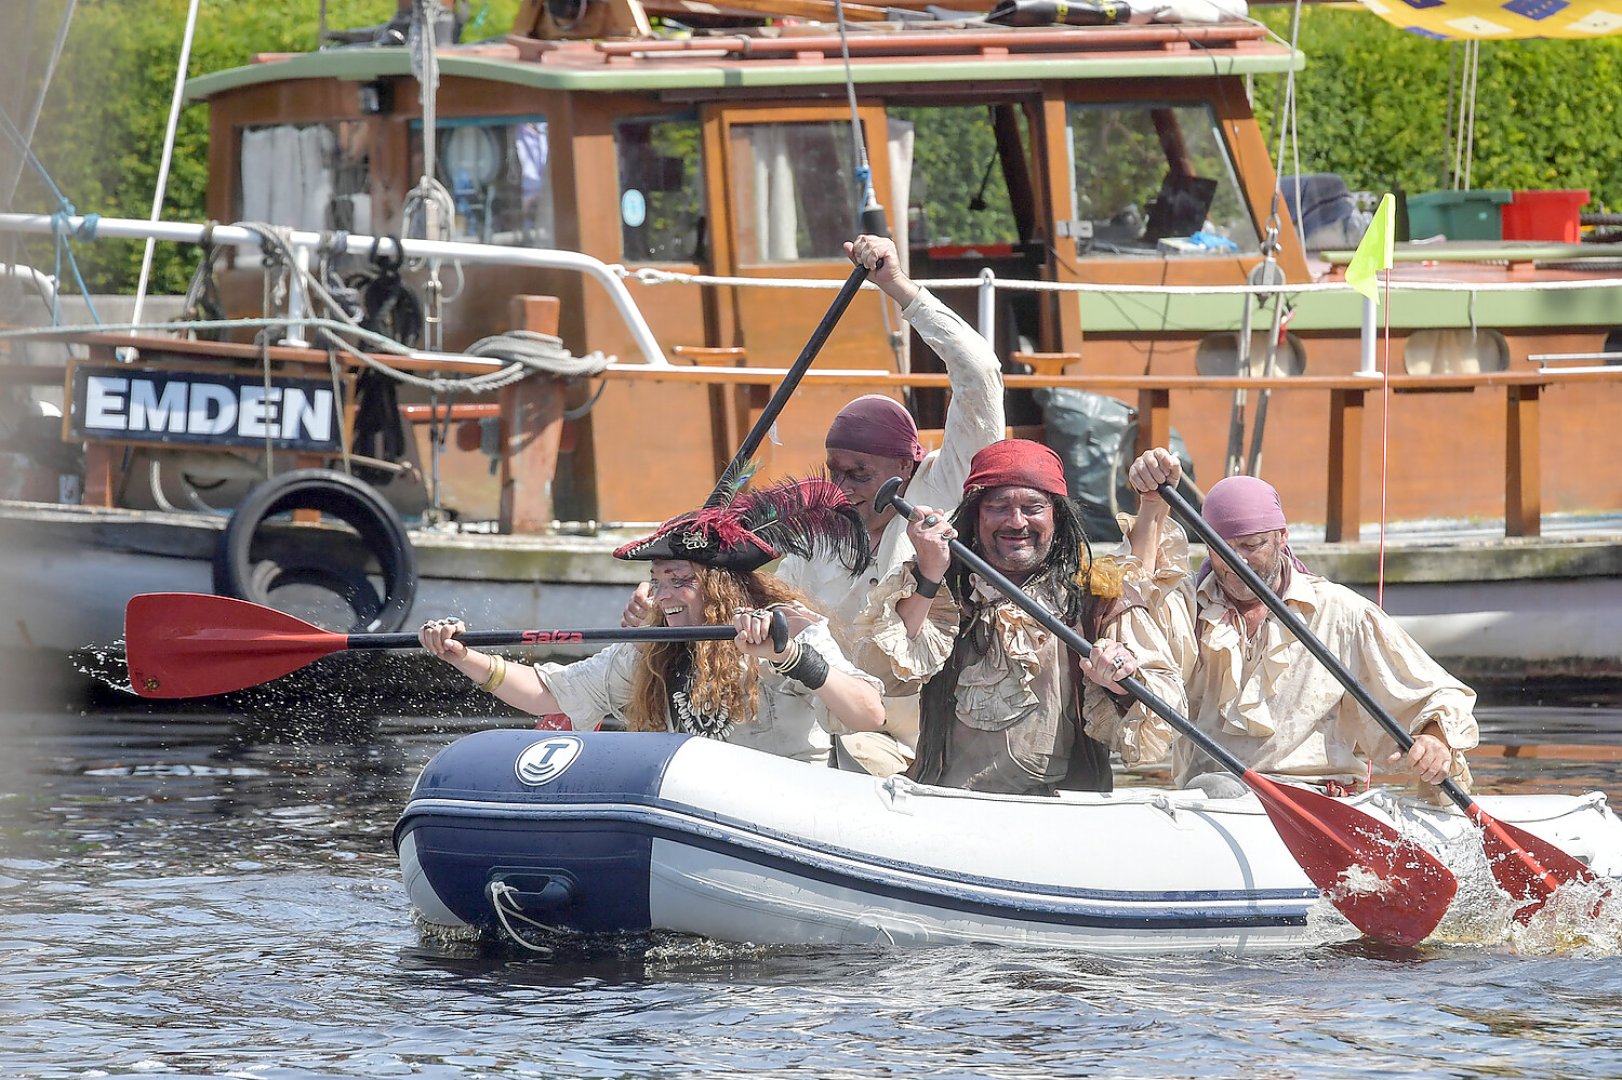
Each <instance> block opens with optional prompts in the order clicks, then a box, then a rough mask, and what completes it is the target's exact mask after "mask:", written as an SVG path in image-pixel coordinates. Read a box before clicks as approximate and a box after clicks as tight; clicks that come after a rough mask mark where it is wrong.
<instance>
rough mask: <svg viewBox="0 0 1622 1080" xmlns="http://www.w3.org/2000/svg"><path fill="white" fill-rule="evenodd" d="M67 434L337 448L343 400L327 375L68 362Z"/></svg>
mask: <svg viewBox="0 0 1622 1080" xmlns="http://www.w3.org/2000/svg"><path fill="white" fill-rule="evenodd" d="M68 400H69V403H70V408H69V412H68V416H67V418H66V420H65V427H66V430H67V433H68V436H69V437H70V438H75V439H110V440H117V441H119V442H134V443H159V444H163V445H177V446H209V447H226V446H255V447H260V448H263V447H264V445H265V442H266V439H267V438H268V439H269V441H270V444H271V445H272V446H273V447H275V448H276V449H278V450H299V451H305V452H317V453H333V454H338V453H341V452H342V450H343V446H342V436H343V401H342V398H341V397H340V396H339V394H337V393H335V392H334V390H333V384H332V382H331V381H330V380H326V379H299V378H292V377H289V376H285V375H273V376H271V379H270V387H269V393H268V395H267V393H266V386H265V378H264V376H263V375H262V374H259V373H247V372H244V373H241V374H237V373H232V372H220V371H196V370H173V369H160V368H150V367H140V366H137V365H133V364H108V365H96V364H75V365H73V366H72V367H71V368H70V370H69V372H68Z"/></svg>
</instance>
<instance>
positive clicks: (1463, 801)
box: [1159, 484, 1596, 923]
mask: <svg viewBox="0 0 1622 1080" xmlns="http://www.w3.org/2000/svg"><path fill="white" fill-rule="evenodd" d="M1159 492H1160V497H1161V498H1163V499H1165V500H1166V503H1167V505H1169V506H1170V507H1171V508H1172V509H1173V510H1174V511H1176V512H1177V516H1178V517H1179V518H1181V519H1182V520H1183V523H1184V524H1186V525H1187V526H1188V528H1189V530H1190V531H1192V532H1193V533H1195V534H1196V535H1197V536H1199V538H1200V539H1201V540H1203V541H1205V546H1206V547H1207V548H1208V549H1209V550H1210V552H1211V553H1212V554H1213V555H1215V556H1216V557H1217V558H1220V559H1221V560H1222V561H1223V562H1225V563H1227V564H1228V565H1229V566H1230V567H1232V568H1233V571H1234V573H1235V574H1237V575H1238V576H1239V580H1241V581H1243V582H1244V583H1245V585H1246V587H1247V588H1249V589H1250V591H1251V592H1253V593H1255V594H1256V598H1257V599H1259V600H1260V601H1261V602H1262V603H1264V604H1266V605H1267V608H1268V610H1269V611H1271V612H1272V613H1273V614H1274V615H1276V616H1278V618H1279V621H1280V622H1282V623H1283V624H1284V625H1285V626H1286V627H1288V628H1289V631H1290V633H1292V634H1294V635H1295V638H1296V640H1298V641H1299V642H1301V644H1302V645H1304V646H1306V649H1307V651H1308V652H1310V653H1311V654H1312V655H1313V656H1315V657H1317V659H1318V661H1319V662H1320V663H1322V664H1323V665H1324V667H1326V668H1328V669H1329V672H1330V674H1332V675H1334V676H1335V678H1336V679H1337V680H1339V682H1340V684H1341V685H1342V686H1344V687H1345V688H1346V692H1347V693H1349V694H1351V695H1352V698H1353V700H1355V701H1356V702H1357V703H1358V704H1359V705H1361V706H1362V707H1363V709H1364V710H1365V711H1366V712H1367V713H1368V714H1369V715H1370V716H1372V717H1373V718H1374V720H1375V722H1376V723H1378V724H1379V725H1380V727H1382V728H1384V729H1385V733H1386V734H1387V735H1390V736H1391V738H1392V739H1394V740H1395V741H1396V743H1397V745H1398V746H1399V747H1401V748H1402V752H1403V753H1407V752H1408V749H1409V748H1410V747H1412V746H1413V745H1414V738H1413V736H1412V735H1410V734H1409V733H1408V731H1407V729H1405V728H1404V727H1403V726H1402V725H1401V724H1399V723H1397V719H1396V717H1394V716H1392V715H1391V713H1390V712H1388V711H1387V710H1386V709H1385V707H1384V706H1382V705H1381V704H1380V703H1379V702H1378V701H1375V700H1374V698H1373V696H1372V695H1371V694H1370V693H1369V692H1368V688H1367V687H1365V686H1364V685H1363V684H1362V683H1360V682H1358V681H1357V679H1355V678H1354V677H1353V676H1352V673H1351V672H1350V671H1348V670H1347V669H1346V665H1345V664H1343V663H1341V661H1340V658H1339V657H1337V656H1335V654H1334V653H1332V652H1330V651H1329V647H1328V646H1326V645H1325V644H1324V643H1323V642H1322V641H1320V640H1319V639H1318V636H1317V635H1316V634H1314V633H1313V632H1312V630H1311V629H1310V628H1309V627H1308V626H1307V624H1306V623H1304V622H1302V621H1301V617H1300V616H1299V615H1297V614H1296V613H1295V612H1293V611H1291V610H1290V608H1289V606H1288V605H1287V604H1285V603H1284V601H1283V599H1282V598H1280V597H1279V595H1278V594H1277V593H1275V592H1274V591H1273V590H1272V589H1270V588H1268V586H1267V583H1266V582H1264V581H1263V580H1262V579H1261V577H1260V576H1259V575H1257V573H1256V571H1254V570H1252V569H1251V568H1250V564H1249V563H1247V562H1245V560H1244V559H1242V558H1240V557H1239V554H1238V553H1237V552H1235V551H1234V550H1233V548H1231V547H1229V546H1228V543H1227V541H1225V540H1223V539H1222V537H1220V536H1218V535H1217V533H1216V530H1215V529H1213V528H1211V525H1210V523H1209V522H1207V521H1206V520H1205V518H1203V517H1202V516H1200V513H1199V512H1198V511H1197V510H1195V509H1194V508H1193V507H1192V506H1190V505H1189V503H1188V500H1186V499H1184V498H1183V496H1182V495H1181V494H1179V493H1178V492H1177V491H1176V490H1174V489H1173V488H1172V486H1171V485H1170V484H1161V485H1160V487H1159ZM1441 788H1442V792H1443V793H1444V794H1446V795H1447V797H1448V798H1449V799H1452V800H1453V802H1454V804H1455V805H1456V806H1458V808H1459V809H1461V810H1463V811H1464V812H1465V814H1466V815H1467V816H1468V817H1469V818H1470V820H1471V821H1474V822H1475V823H1476V824H1477V825H1479V826H1480V827H1481V841H1482V844H1483V845H1484V846H1485V847H1486V851H1487V865H1488V866H1489V867H1491V868H1492V876H1493V880H1495V881H1497V882H1498V886H1499V888H1501V889H1503V890H1504V891H1505V892H1507V893H1509V895H1510V896H1511V897H1512V898H1513V899H1514V900H1515V901H1516V902H1517V904H1518V905H1519V906H1518V907H1517V908H1516V911H1515V917H1516V918H1517V919H1518V920H1520V921H1521V922H1523V923H1524V922H1526V921H1528V920H1529V919H1531V917H1532V915H1533V914H1534V913H1536V912H1537V910H1538V909H1539V908H1541V907H1542V906H1543V905H1544V904H1545V903H1546V902H1547V901H1548V899H1549V896H1550V895H1551V894H1552V893H1553V892H1554V891H1555V889H1557V888H1559V887H1560V886H1561V885H1564V884H1566V883H1567V882H1591V881H1594V880H1596V879H1595V877H1594V874H1593V872H1592V871H1590V870H1589V869H1588V867H1586V866H1584V865H1583V864H1582V863H1580V862H1578V861H1577V860H1576V859H1575V858H1573V857H1572V856H1570V855H1568V854H1566V853H1565V852H1564V851H1561V850H1560V849H1559V848H1557V847H1555V846H1554V845H1553V844H1551V843H1549V842H1548V841H1547V840H1543V839H1540V838H1538V837H1536V836H1533V835H1532V834H1531V833H1529V832H1527V831H1526V830H1524V829H1519V828H1516V827H1515V826H1513V825H1510V824H1507V823H1505V822H1502V821H1499V820H1497V819H1495V818H1494V817H1492V815H1490V814H1488V813H1487V812H1486V811H1485V810H1483V809H1482V808H1481V804H1480V803H1478V802H1476V801H1475V799H1473V798H1471V797H1470V794H1469V793H1468V792H1466V791H1465V790H1464V789H1463V788H1461V787H1460V786H1459V785H1458V784H1457V783H1455V782H1454V781H1453V780H1452V779H1451V778H1449V779H1446V780H1443V781H1442V783H1441Z"/></svg>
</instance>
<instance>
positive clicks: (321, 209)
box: [242, 124, 337, 231]
mask: <svg viewBox="0 0 1622 1080" xmlns="http://www.w3.org/2000/svg"><path fill="white" fill-rule="evenodd" d="M336 150H337V140H336V138H335V137H334V135H333V133H332V130H331V129H330V128H328V127H327V126H326V125H324V124H313V125H309V126H307V127H302V128H301V127H297V126H295V125H292V124H282V125H280V126H278V127H272V128H259V129H258V130H254V131H245V132H243V134H242V216H243V218H244V220H247V221H264V222H269V223H270V224H272V225H288V226H291V227H292V228H295V229H310V230H313V231H320V230H322V229H325V228H327V225H328V220H329V219H328V209H329V207H330V206H331V203H332V190H333V176H332V162H333V155H334V153H335V152H336Z"/></svg>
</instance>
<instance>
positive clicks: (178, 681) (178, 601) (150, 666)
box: [124, 593, 348, 698]
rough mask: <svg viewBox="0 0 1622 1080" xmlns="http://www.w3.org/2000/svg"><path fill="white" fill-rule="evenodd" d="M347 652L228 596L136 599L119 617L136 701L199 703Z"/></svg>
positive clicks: (297, 622)
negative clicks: (199, 699) (190, 700)
mask: <svg viewBox="0 0 1622 1080" xmlns="http://www.w3.org/2000/svg"><path fill="white" fill-rule="evenodd" d="M347 644H348V638H347V637H346V636H345V635H343V634H334V633H332V632H331V631H328V630H323V629H321V628H320V627H319V626H312V625H311V624H310V623H307V622H305V621H304V620H303V619H295V618H294V617H293V616H291V615H288V614H286V613H285V612H281V611H277V610H276V609H275V608H268V607H262V606H260V605H259V604H250V603H248V602H247V601H245V600H233V599H231V598H230V597H227V596H208V595H206V594H203V593H143V594H142V595H140V596H134V597H131V598H130V602H129V606H128V607H126V608H125V609H124V651H125V655H126V657H127V659H128V663H129V669H130V686H131V687H132V688H134V690H135V692H136V693H137V694H139V695H140V696H141V697H149V698H188V697H204V696H206V695H208V694H223V693H226V692H227V691H230V690H241V689H243V688H244V687H248V686H258V685H259V684H260V683H265V682H269V681H270V680H272V679H276V678H280V677H281V676H283V675H286V674H287V673H288V672H290V671H297V670H298V669H299V668H301V667H303V666H304V665H306V664H308V663H311V662H312V661H314V660H318V659H320V658H321V657H323V656H326V655H327V654H328V653H334V652H338V651H340V650H342V649H344V648H345V647H346V646H347Z"/></svg>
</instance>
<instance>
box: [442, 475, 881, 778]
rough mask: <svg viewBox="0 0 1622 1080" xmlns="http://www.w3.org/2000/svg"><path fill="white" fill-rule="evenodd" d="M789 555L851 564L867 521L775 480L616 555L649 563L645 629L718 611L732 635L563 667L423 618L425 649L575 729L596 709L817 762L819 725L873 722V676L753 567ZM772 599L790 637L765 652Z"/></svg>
mask: <svg viewBox="0 0 1622 1080" xmlns="http://www.w3.org/2000/svg"><path fill="white" fill-rule="evenodd" d="M790 552H793V553H796V554H800V555H804V556H806V557H810V556H811V555H812V554H813V553H824V552H826V553H831V554H833V555H834V556H836V557H839V558H842V559H845V560H848V561H849V562H850V563H851V564H852V565H861V564H862V563H863V562H865V561H866V559H867V532H866V529H865V528H863V526H862V522H861V518H860V517H859V516H858V515H857V514H856V512H855V511H854V510H852V509H851V507H850V506H849V504H848V503H847V502H846V500H845V496H844V494H843V493H842V492H841V491H840V490H839V489H838V488H837V487H835V486H834V485H833V484H831V483H829V482H828V481H826V480H800V481H789V482H786V483H780V484H777V485H774V486H772V487H768V488H763V489H760V490H757V491H749V492H745V493H743V494H740V495H736V496H734V497H733V498H731V499H730V500H729V501H728V502H727V503H725V504H723V505H721V506H718V507H712V508H706V509H704V510H699V511H696V512H693V513H688V514H683V515H681V516H680V517H676V518H672V519H671V520H670V521H667V522H665V524H664V525H662V526H661V527H660V528H659V530H658V531H657V532H655V533H654V534H653V535H652V536H649V537H647V538H645V539H642V540H638V541H635V542H633V543H630V544H626V545H625V546H624V547H621V548H620V549H618V550H617V551H615V552H614V557H615V558H618V559H630V560H637V561H646V562H651V563H652V573H651V581H652V584H653V590H654V599H655V604H654V608H653V611H652V613H651V616H650V619H649V622H650V624H651V625H655V626H701V625H716V624H720V623H727V622H730V623H732V624H733V625H734V626H736V627H737V630H738V635H737V637H736V638H734V639H733V640H732V641H697V642H657V643H627V642H622V643H620V644H616V645H610V646H609V647H608V648H606V649H604V650H603V651H601V652H599V653H597V654H596V655H594V656H591V657H588V658H587V659H585V660H580V661H577V662H575V663H572V664H566V665H565V664H537V665H532V666H531V665H526V666H522V667H520V666H518V665H514V666H513V667H512V668H511V669H509V668H508V667H507V665H506V661H505V660H504V659H503V658H502V657H500V656H499V655H487V654H484V653H481V652H478V651H477V650H473V649H468V648H466V647H465V646H463V645H462V644H461V643H460V642H459V641H456V640H455V639H454V636H453V635H455V634H456V633H458V632H460V631H461V630H462V629H464V627H463V625H462V623H461V622H460V621H459V620H455V619H438V620H434V621H432V622H429V623H426V624H424V626H423V628H422V630H421V631H420V633H419V637H420V638H421V640H422V643H423V647H424V648H426V649H427V650H428V651H429V652H431V653H433V654H434V655H435V656H438V657H439V658H440V659H442V660H445V661H447V662H449V663H450V664H451V665H452V666H454V667H455V668H456V669H457V670H458V671H460V672H462V674H464V675H466V676H467V677H468V678H470V679H472V680H473V681H475V682H477V683H479V684H480V686H481V687H482V688H483V689H485V690H487V691H489V692H491V693H493V694H495V695H496V696H497V697H498V698H500V699H501V700H502V701H505V702H507V703H508V704H509V705H513V706H516V707H518V708H521V709H524V710H526V711H528V712H531V713H535V714H542V713H565V714H567V715H568V717H569V720H570V723H571V724H572V725H573V726H574V727H575V729H576V730H591V729H594V728H596V727H598V726H599V725H600V724H601V723H602V722H603V721H605V720H612V721H616V722H618V723H620V724H623V725H624V726H625V727H626V728H628V729H629V730H631V731H678V732H686V733H689V734H693V735H702V736H706V737H709V738H714V739H721V740H723V741H726V742H731V743H737V744H739V745H743V746H749V747H753V748H754V749H757V750H764V751H766V752H767V753H771V754H778V755H780V756H783V757H791V758H796V759H799V760H802V761H811V762H818V763H826V762H827V760H828V752H829V749H830V747H831V745H832V743H831V739H830V735H840V734H845V733H846V732H850V731H871V730H875V729H877V728H878V727H880V726H881V725H882V724H883V723H884V709H883V706H882V705H881V703H880V699H879V687H878V681H877V680H876V679H873V678H872V677H871V676H868V675H864V674H862V673H861V672H860V671H858V670H857V669H856V667H855V666H854V665H853V664H851V662H850V661H849V660H847V659H846V658H845V656H844V654H843V653H842V652H841V651H840V649H839V646H838V645H836V644H835V643H834V639H833V637H832V636H831V635H830V634H829V633H828V626H827V622H826V620H824V619H823V618H822V617H821V616H819V615H816V614H815V613H813V612H811V611H809V610H808V609H806V608H805V607H804V605H803V604H802V603H801V602H800V597H799V596H798V594H796V593H795V592H794V591H793V590H791V589H790V588H789V587H788V586H786V585H784V584H783V583H782V582H781V581H779V580H778V579H777V578H775V577H773V576H772V575H771V574H767V573H763V572H761V569H760V568H761V567H762V566H765V565H766V564H767V563H768V562H771V561H772V560H774V559H777V558H780V557H782V556H783V555H785V554H788V553H790ZM774 607H782V608H784V614H785V615H786V616H787V618H788V624H789V632H790V635H791V637H790V640H789V643H788V646H787V647H786V648H785V649H784V650H783V652H781V653H779V652H775V651H773V647H772V644H771V641H770V635H769V631H770V613H771V612H770V609H772V608H774Z"/></svg>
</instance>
